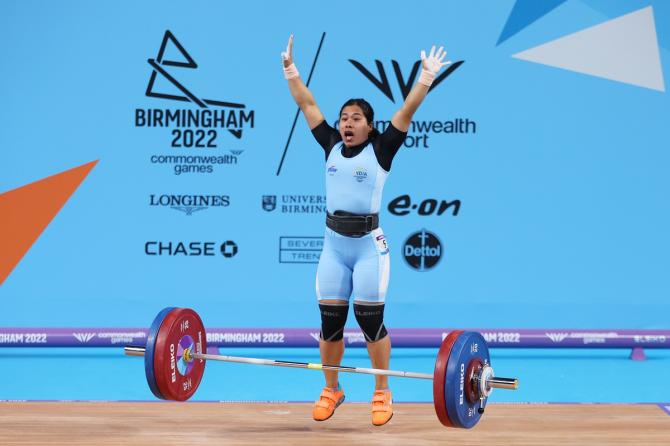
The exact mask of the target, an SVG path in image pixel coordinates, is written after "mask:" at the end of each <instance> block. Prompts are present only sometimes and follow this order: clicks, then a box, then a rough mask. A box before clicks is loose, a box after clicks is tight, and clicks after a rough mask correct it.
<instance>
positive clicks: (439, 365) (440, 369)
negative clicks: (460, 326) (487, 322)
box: [433, 330, 463, 427]
mask: <svg viewBox="0 0 670 446" xmlns="http://www.w3.org/2000/svg"><path fill="white" fill-rule="evenodd" d="M461 333H463V330H454V331H452V332H451V333H449V334H448V335H447V337H446V338H444V340H443V341H442V345H441V346H440V350H439V351H438V352H437V359H436V360H435V372H434V373H433V404H434V405H435V413H436V414H437V418H438V419H439V420H440V423H442V424H443V425H445V426H447V427H454V425H453V423H452V422H451V420H450V419H449V414H448V413H447V403H446V401H445V396H444V384H445V381H446V378H447V363H448V362H449V354H450V353H451V348H452V347H453V346H454V342H456V339H458V337H459V336H460V335H461Z"/></svg>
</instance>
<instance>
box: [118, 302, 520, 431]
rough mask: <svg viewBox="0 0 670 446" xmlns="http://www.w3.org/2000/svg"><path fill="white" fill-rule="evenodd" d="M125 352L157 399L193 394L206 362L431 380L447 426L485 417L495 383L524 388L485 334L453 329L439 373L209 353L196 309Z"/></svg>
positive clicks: (163, 317)
mask: <svg viewBox="0 0 670 446" xmlns="http://www.w3.org/2000/svg"><path fill="white" fill-rule="evenodd" d="M124 352H125V354H126V355H128V356H144V370H145V375H146V378H147V383H148V384H149V388H150V389H151V391H152V393H153V394H154V395H155V396H156V397H157V398H160V399H165V400H174V401H186V400H188V399H189V398H190V397H191V396H193V394H194V393H195V391H196V390H197V389H198V386H199V385H200V382H201V381H202V377H203V375H204V372H205V361H223V362H235V363H244V364H256V365H268V366H276V367H292V368H302V369H309V370H334V371H338V372H346V373H362V374H368V375H386V376H396V377H400V378H417V379H430V380H433V404H434V406H435V413H436V414H437V418H438V419H439V420H440V422H441V423H442V424H443V425H445V426H447V427H458V428H467V429H469V428H471V427H473V426H474V425H475V424H477V422H479V419H480V418H481V416H482V415H483V413H484V408H485V406H486V402H487V399H488V397H489V395H490V394H491V391H492V390H493V389H494V388H500V389H512V390H516V389H517V388H518V387H519V381H518V380H517V379H516V378H501V377H497V376H495V375H494V373H493V368H492V367H491V361H490V357H489V350H488V347H487V345H486V341H485V340H484V337H483V336H482V335H481V334H479V333H476V332H466V331H461V330H455V331H452V332H450V333H449V334H448V335H447V336H446V337H445V338H444V340H443V341H442V344H441V346H440V349H439V351H438V353H437V359H436V361H435V370H434V372H433V374H428V373H417V372H403V371H397V370H385V369H373V368H362V367H347V366H339V365H328V364H316V363H307V362H295V361H279V360H274V359H259V358H246V357H239V356H224V355H213V354H207V353H206V352H207V336H206V333H205V327H204V325H203V323H202V320H201V319H200V316H198V314H197V313H196V312H195V311H194V310H192V309H190V308H173V307H168V308H165V309H163V310H162V311H161V312H159V313H158V315H157V316H156V318H155V319H154V321H153V323H152V324H151V327H150V328H149V334H148V336H147V343H146V346H144V347H142V346H126V347H125V348H124Z"/></svg>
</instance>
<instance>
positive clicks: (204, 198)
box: [149, 194, 230, 215]
mask: <svg viewBox="0 0 670 446" xmlns="http://www.w3.org/2000/svg"><path fill="white" fill-rule="evenodd" d="M229 205H230V196H228V195H168V194H161V195H158V194H151V195H149V206H156V207H169V208H171V209H174V210H175V211H179V212H183V213H184V214H186V215H193V213H194V212H198V211H204V210H206V209H209V208H210V207H227V206H229Z"/></svg>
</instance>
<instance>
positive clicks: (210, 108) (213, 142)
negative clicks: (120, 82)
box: [135, 30, 254, 175]
mask: <svg viewBox="0 0 670 446" xmlns="http://www.w3.org/2000/svg"><path fill="white" fill-rule="evenodd" d="M167 54H171V55H172V56H170V57H168V56H167ZM147 62H148V64H149V66H150V67H151V69H152V70H151V75H150V76H149V82H148V84H147V88H146V92H145V95H146V96H147V97H151V98H157V99H163V100H169V101H173V102H174V101H177V102H187V103H191V105H192V107H189V108H175V107H162V108H137V109H135V127H144V128H165V129H169V130H170V136H169V137H168V138H167V139H165V140H163V141H164V142H168V141H169V145H170V147H171V151H170V153H169V154H154V155H151V158H150V160H151V163H152V164H167V165H171V166H173V170H174V173H175V175H181V174H184V173H205V174H206V173H212V172H213V171H214V168H215V167H216V166H217V165H222V164H237V163H238V158H239V156H240V155H241V154H242V152H243V151H244V150H243V149H241V148H239V147H232V148H231V147H229V148H228V149H227V152H228V153H223V154H222V153H220V152H216V151H215V150H216V149H218V148H219V146H220V144H221V139H222V135H221V133H220V132H221V131H225V132H227V133H230V135H232V136H233V138H234V139H233V140H232V141H229V142H228V143H227V144H229V145H232V146H235V143H234V141H236V140H240V139H241V138H242V136H243V131H244V130H245V129H247V128H254V110H250V109H248V108H247V106H246V104H243V103H237V102H228V101H220V100H214V99H203V98H201V97H199V96H197V95H196V94H194V93H193V92H192V91H191V89H189V88H188V87H187V86H186V85H185V84H184V82H180V81H179V80H178V77H179V74H184V72H183V71H181V70H185V69H190V70H195V69H197V68H198V64H197V63H196V61H195V60H194V58H193V57H192V56H191V55H190V54H189V52H188V51H186V49H185V48H184V46H183V45H182V44H181V43H180V42H179V41H178V40H177V38H176V37H175V36H174V34H172V32H170V30H167V31H165V34H164V36H163V40H162V42H161V46H160V49H159V50H158V54H157V55H156V57H155V58H150V59H148V60H147ZM159 84H160V85H159ZM193 105H195V107H193Z"/></svg>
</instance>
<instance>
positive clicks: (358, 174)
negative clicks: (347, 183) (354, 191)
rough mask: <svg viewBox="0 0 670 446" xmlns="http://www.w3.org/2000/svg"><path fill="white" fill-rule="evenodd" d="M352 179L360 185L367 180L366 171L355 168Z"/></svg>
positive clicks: (362, 168)
mask: <svg viewBox="0 0 670 446" xmlns="http://www.w3.org/2000/svg"><path fill="white" fill-rule="evenodd" d="M354 177H355V178H356V181H358V182H359V183H362V182H363V181H365V180H367V179H368V171H367V170H365V168H364V167H357V168H356V169H354Z"/></svg>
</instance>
